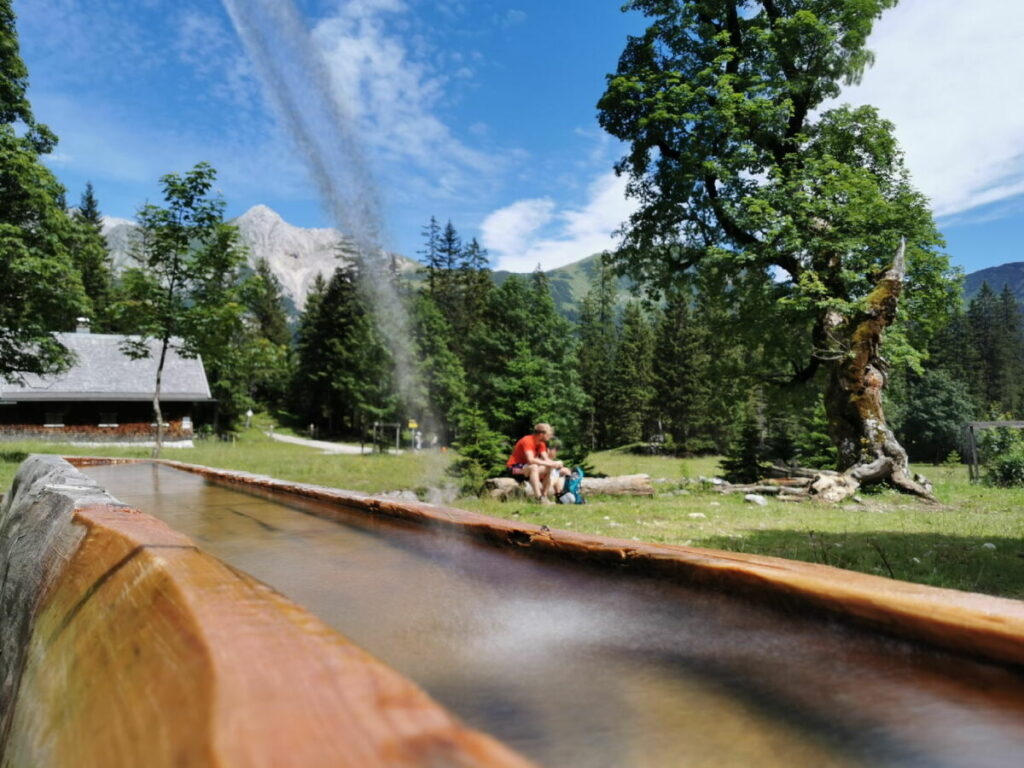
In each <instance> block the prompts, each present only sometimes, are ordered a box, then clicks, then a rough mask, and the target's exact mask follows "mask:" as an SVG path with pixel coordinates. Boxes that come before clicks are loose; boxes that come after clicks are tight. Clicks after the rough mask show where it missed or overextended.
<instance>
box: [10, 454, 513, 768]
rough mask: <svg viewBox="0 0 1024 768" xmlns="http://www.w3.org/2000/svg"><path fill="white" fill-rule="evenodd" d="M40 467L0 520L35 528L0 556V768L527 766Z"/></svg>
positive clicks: (321, 632) (337, 642)
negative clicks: (14, 653)
mask: <svg viewBox="0 0 1024 768" xmlns="http://www.w3.org/2000/svg"><path fill="white" fill-rule="evenodd" d="M30 462H37V460H36V459H35V458H33V459H30ZM37 464H38V462H37ZM43 465H45V467H44V469H45V471H39V470H35V469H33V468H32V467H29V468H28V469H26V470H24V473H25V474H24V476H23V475H22V473H19V480H18V482H19V483H21V484H22V486H24V485H25V484H26V483H29V481H33V482H32V483H31V484H33V485H34V487H35V490H34V491H33V492H32V493H18V492H17V491H16V492H13V493H12V494H11V499H10V500H9V502H5V506H4V513H5V515H4V518H3V520H2V521H0V524H2V528H0V530H2V532H3V535H4V542H5V544H7V542H9V541H11V540H18V541H22V542H24V541H25V537H24V536H21V537H20V538H19V537H18V530H22V529H25V528H26V527H33V528H35V529H38V530H39V531H40V533H38V534H36V535H35V536H34V537H33V542H34V543H32V544H27V543H22V544H21V548H22V549H23V550H27V551H28V552H29V554H30V555H31V554H32V553H35V554H34V559H35V560H34V561H32V560H33V557H32V556H30V557H25V556H24V554H25V553H24V552H19V551H15V550H14V549H12V548H11V546H10V545H9V544H8V545H7V546H6V548H5V549H4V551H3V552H2V556H3V557H4V564H5V565H8V566H10V569H9V573H13V575H9V576H8V578H7V579H6V580H5V583H4V593H3V594H4V597H5V605H6V604H7V603H10V602H12V601H13V600H14V598H13V597H11V598H10V599H8V595H12V596H13V595H15V594H17V595H18V601H19V602H18V605H19V606H20V607H21V612H22V615H23V616H24V617H25V618H24V621H23V622H22V624H23V625H24V626H23V627H21V628H20V629H18V631H17V632H7V631H6V630H5V635H4V642H5V654H4V658H5V661H6V659H7V653H6V649H7V648H9V647H10V648H15V649H17V648H18V647H19V644H20V646H21V650H22V653H21V662H20V664H19V665H14V667H17V666H20V667H22V668H23V671H21V674H20V683H19V684H17V685H16V686H15V687H16V688H17V695H16V697H10V696H8V698H7V700H5V701H4V702H3V703H4V713H5V716H7V717H8V720H9V725H10V727H9V730H8V732H7V734H6V736H7V738H6V742H5V743H4V744H3V745H2V746H3V747H4V751H3V761H2V762H3V765H4V766H8V765H9V766H44V765H45V766H55V767H56V766H72V765H74V766H83V765H96V766H101V765H102V766H119V765H124V766H128V765H132V766H136V765H138V766H142V765H145V766H303V767H305V766H368V767H370V768H372V767H373V766H380V767H381V768H384V767H385V766H388V767H392V766H393V767H395V768H403V767H405V766H410V767H412V766H452V767H453V768H463V767H465V768H469V767H470V766H509V768H512V767H518V766H522V767H526V766H529V765H530V763H528V762H527V761H526V760H525V759H523V758H521V757H519V756H518V755H516V754H514V753H513V752H512V751H510V750H509V749H507V748H506V747H505V746H503V745H501V744H500V743H498V742H497V741H495V740H494V739H492V738H490V737H488V736H486V735H484V734H481V733H479V732H476V731H473V730H472V729H469V728H467V727H466V726H464V725H463V724H462V723H461V722H460V721H458V720H457V719H456V718H455V717H453V716H452V715H451V714H449V713H448V712H447V711H446V710H444V709H443V708H442V707H441V706H439V705H438V704H436V703H435V702H434V701H433V700H432V699H431V698H430V697H429V696H427V694H425V693H424V692H423V691H422V690H420V689H419V688H418V687H417V686H416V685H414V684H413V683H411V682H409V681H408V680H406V679H405V678H403V677H402V676H400V675H399V674H398V673H396V672H394V671H393V670H391V669H390V668H389V667H387V666H385V665H384V664H382V663H380V662H379V661H377V660H376V659H374V658H373V657H372V656H370V655H369V654H367V653H365V652H364V651H362V650H360V649H359V648H357V647H356V646H354V645H353V644H351V643H350V642H349V641H347V640H346V639H345V638H344V637H342V636H341V635H339V634H338V633H337V632H335V631H334V630H332V629H330V628H328V627H327V626H326V625H324V624H323V623H322V622H320V621H319V620H318V619H316V618H315V617H313V616H312V615H311V614H309V613H308V612H306V611H305V610H303V609H301V608H299V607H298V606H296V605H294V604H293V603H291V602H290V601H288V600H287V599H285V598H284V597H282V596H281V595H279V594H277V593H276V592H274V591H273V590H271V589H270V588H269V587H266V586H265V585H263V584H261V583H260V582H258V581H256V580H254V579H252V578H251V577H249V576H247V575H245V574H242V573H239V572H237V571H235V570H233V569H230V568H229V567H227V566H225V565H224V564H223V563H221V562H220V561H218V560H216V559H215V558H212V557H210V556H208V555H205V554H204V553H202V552H200V551H199V550H198V549H196V547H195V546H194V544H193V543H192V542H191V541H190V540H189V539H188V538H187V537H185V536H183V535H182V534H179V533H176V532H175V531H173V530H171V529H170V528H168V527H167V526H166V525H164V524H163V523H162V522H160V521H158V520H156V519H155V518H152V517H150V516H148V515H145V514H142V513H140V512H138V511H136V510H132V509H129V508H127V507H124V506H123V505H119V504H117V503H115V502H113V501H112V500H110V499H109V497H103V496H102V495H97V494H98V489H97V488H96V487H95V486H92V488H91V489H90V488H88V487H87V486H88V481H87V480H86V479H85V478H82V476H81V475H80V474H79V473H77V472H75V471H73V470H71V469H70V467H67V465H64V466H65V467H67V472H65V473H64V474H63V475H60V474H59V473H57V472H56V471H55V467H54V466H53V463H52V461H51V460H46V461H44V462H43ZM36 518H39V519H40V520H44V521H47V522H31V523H30V522H27V521H28V520H30V519H31V520H35V519H36ZM53 531H57V533H56V534H55V533H53ZM40 553H45V554H40ZM40 561H41V562H44V563H46V567H45V568H42V569H40V568H39V566H38V564H37V563H38V562H40ZM22 562H24V563H26V565H21V564H19V563H22ZM41 571H45V573H44V575H43V576H42V577H39V578H34V576H35V574H37V573H39V572H41ZM5 623H6V622H5ZM19 626H20V625H19ZM14 667H11V668H12V669H13V668H14ZM16 671H17V670H16ZM5 675H7V676H10V670H7V671H6V672H5ZM5 679H6V677H5ZM5 691H6V689H5Z"/></svg>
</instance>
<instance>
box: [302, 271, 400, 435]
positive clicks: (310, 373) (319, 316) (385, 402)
mask: <svg viewBox="0 0 1024 768" xmlns="http://www.w3.org/2000/svg"><path fill="white" fill-rule="evenodd" d="M361 268H362V265H361V264H360V263H359V262H358V260H357V261H353V262H352V263H350V264H347V265H345V266H342V267H338V269H336V270H335V271H334V274H333V275H332V277H331V279H330V281H329V282H327V284H326V285H323V283H322V281H321V282H320V283H316V284H314V290H313V291H312V292H311V293H310V295H309V297H308V298H307V300H306V311H305V312H304V313H303V315H302V317H301V318H300V321H299V331H298V334H297V342H296V356H297V364H296V374H295V379H294V383H293V388H292V397H291V399H292V402H293V403H294V404H295V406H294V407H295V408H296V410H297V412H298V413H297V415H299V416H300V417H301V418H302V419H303V425H305V419H309V423H312V424H314V425H316V426H317V427H318V428H319V429H318V431H322V430H326V432H327V433H329V434H348V435H358V436H362V435H364V434H365V433H366V432H367V431H368V430H369V428H370V426H371V425H372V423H373V422H374V421H385V420H388V419H393V418H396V417H397V408H398V403H397V398H396V396H395V395H394V394H393V387H392V383H393V382H392V373H393V364H392V360H391V356H390V353H389V352H388V349H387V345H386V344H385V342H384V340H383V339H382V338H381V337H380V332H379V331H378V329H377V326H376V323H374V321H373V317H372V315H371V313H370V311H369V308H368V307H367V305H366V300H365V297H364V296H363V295H362V293H361V292H360V290H359V286H358V282H359V270H360V269H361Z"/></svg>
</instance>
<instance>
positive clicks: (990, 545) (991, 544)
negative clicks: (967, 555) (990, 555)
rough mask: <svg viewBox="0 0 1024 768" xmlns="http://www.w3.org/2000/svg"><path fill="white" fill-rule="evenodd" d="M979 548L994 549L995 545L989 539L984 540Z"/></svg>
mask: <svg viewBox="0 0 1024 768" xmlns="http://www.w3.org/2000/svg"><path fill="white" fill-rule="evenodd" d="M981 548H982V549H995V548H996V545H995V544H993V543H992V542H991V541H986V542H985V543H984V544H982V545H981Z"/></svg>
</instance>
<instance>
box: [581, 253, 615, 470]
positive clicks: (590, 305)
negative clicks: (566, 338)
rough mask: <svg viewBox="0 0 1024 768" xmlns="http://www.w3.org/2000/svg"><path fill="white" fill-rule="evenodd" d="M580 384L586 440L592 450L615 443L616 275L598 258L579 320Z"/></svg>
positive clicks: (602, 258) (602, 259)
mask: <svg viewBox="0 0 1024 768" xmlns="http://www.w3.org/2000/svg"><path fill="white" fill-rule="evenodd" d="M579 338H580V346H579V362H578V367H579V372H580V383H581V385H582V386H583V390H584V391H585V392H586V393H587V398H588V402H587V408H586V412H585V415H584V420H583V422H584V423H583V428H584V433H585V439H586V440H587V443H588V447H589V448H590V449H591V450H595V449H597V448H606V447H610V446H611V445H612V443H613V442H614V439H613V436H612V433H611V428H610V423H611V412H612V393H611V378H610V375H609V374H610V372H611V370H612V368H613V366H614V365H615V348H616V345H617V343H618V338H617V331H616V327H615V275H614V273H613V272H612V270H611V269H610V268H609V267H608V266H607V265H606V264H605V261H604V257H603V256H602V257H601V258H599V259H598V260H597V262H596V264H595V269H594V272H593V274H592V276H591V285H590V290H589V291H587V295H586V296H585V297H584V298H583V305H582V308H581V310H580V322H579Z"/></svg>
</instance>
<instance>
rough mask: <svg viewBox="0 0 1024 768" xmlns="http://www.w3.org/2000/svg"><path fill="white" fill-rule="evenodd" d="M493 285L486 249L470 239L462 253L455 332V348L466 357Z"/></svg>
mask: <svg viewBox="0 0 1024 768" xmlns="http://www.w3.org/2000/svg"><path fill="white" fill-rule="evenodd" d="M493 288H494V281H493V277H492V276H491V269H490V261H489V259H488V256H487V250H486V249H485V248H483V247H482V246H481V245H480V243H478V242H477V240H476V238H473V239H472V240H470V241H469V245H467V246H466V247H465V248H464V249H463V251H462V254H461V255H460V258H459V269H458V285H457V295H458V299H457V300H458V303H459V314H458V325H457V326H456V327H455V328H454V329H453V331H454V333H455V338H454V342H455V349H456V352H457V353H459V356H460V357H461V358H463V359H465V356H466V354H465V349H464V347H465V343H466V340H468V339H469V337H470V334H471V332H472V330H473V328H475V327H477V326H478V325H479V324H480V323H482V322H483V319H484V312H486V310H487V301H488V297H489V296H490V293H491V290H492V289H493Z"/></svg>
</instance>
